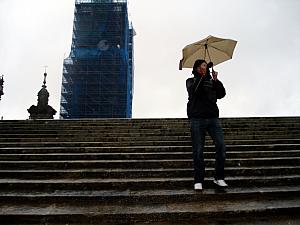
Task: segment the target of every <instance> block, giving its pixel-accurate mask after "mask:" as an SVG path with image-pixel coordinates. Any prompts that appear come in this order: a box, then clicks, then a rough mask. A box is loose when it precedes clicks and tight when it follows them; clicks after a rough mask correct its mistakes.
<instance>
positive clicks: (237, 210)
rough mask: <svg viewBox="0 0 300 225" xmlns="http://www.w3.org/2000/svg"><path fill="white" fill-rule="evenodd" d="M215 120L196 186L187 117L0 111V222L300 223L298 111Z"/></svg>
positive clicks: (106, 224) (104, 224) (108, 224)
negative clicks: (217, 140)
mask: <svg viewBox="0 0 300 225" xmlns="http://www.w3.org/2000/svg"><path fill="white" fill-rule="evenodd" d="M221 122H222V127H223V130H224V135H225V142H226V145H227V161H226V181H227V183H228V184H229V187H228V188H226V189H220V188H217V187H215V186H214V184H213V182H212V177H213V175H214V161H215V160H214V146H213V143H212V141H211V139H210V137H209V136H207V138H206V150H205V161H206V171H207V172H206V180H205V183H204V191H203V192H202V193H199V192H195V191H194V190H193V161H192V149H191V140H190V132H189V124H188V120H187V119H110V120H34V121H33V120H15V121H5V120H4V121H0V224H7V225H8V224H9V225H11V224H19V225H24V224H35V225H37V224H56V225H62V224H69V225H75V224H76V225H79V224H80V225H89V224H95V225H112V224H114V225H130V224H134V225H142V224H148V225H158V224H159V225H171V224H172V225H185V224H189V225H196V224H205V225H216V224H242V225H246V224H247V225H248V224H260V225H261V224H262V225H263V224H290V225H292V224H300V214H299V212H300V117H264V118H259V117H257V118H222V119H221Z"/></svg>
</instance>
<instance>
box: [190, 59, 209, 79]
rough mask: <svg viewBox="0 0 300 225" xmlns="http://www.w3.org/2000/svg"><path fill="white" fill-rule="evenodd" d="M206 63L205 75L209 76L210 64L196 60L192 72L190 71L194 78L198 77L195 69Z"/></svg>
mask: <svg viewBox="0 0 300 225" xmlns="http://www.w3.org/2000/svg"><path fill="white" fill-rule="evenodd" d="M204 62H205V63H206V64H207V70H206V75H209V68H210V67H212V62H210V63H207V62H206V61H205V60H203V59H197V60H196V61H195V63H194V66H193V71H192V74H194V76H197V75H199V74H198V72H197V67H198V66H200V65H201V64H202V63H204Z"/></svg>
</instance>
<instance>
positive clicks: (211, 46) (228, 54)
mask: <svg viewBox="0 0 300 225" xmlns="http://www.w3.org/2000/svg"><path fill="white" fill-rule="evenodd" d="M209 47H210V48H214V49H216V50H218V51H221V52H223V53H224V54H225V55H227V56H228V57H230V58H232V57H231V56H230V55H229V54H227V52H224V51H222V50H221V49H219V48H216V47H215V46H212V45H209Z"/></svg>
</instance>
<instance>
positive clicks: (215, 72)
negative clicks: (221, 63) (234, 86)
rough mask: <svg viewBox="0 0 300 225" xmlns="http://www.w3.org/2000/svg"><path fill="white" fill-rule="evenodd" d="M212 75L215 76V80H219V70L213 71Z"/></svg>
mask: <svg viewBox="0 0 300 225" xmlns="http://www.w3.org/2000/svg"><path fill="white" fill-rule="evenodd" d="M212 77H213V79H214V80H215V81H217V80H218V72H217V71H214V70H213V71H212Z"/></svg>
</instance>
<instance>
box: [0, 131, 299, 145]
mask: <svg viewBox="0 0 300 225" xmlns="http://www.w3.org/2000/svg"><path fill="white" fill-rule="evenodd" d="M207 138H208V139H210V137H207ZM285 138H287V139H291V138H295V139H299V138H300V135H299V134H298V132H297V133H294V134H293V133H289V134H268V135H260V134H257V135H243V134H240V135H226V134H225V141H227V140H266V139H285ZM190 140H191V137H190V135H188V136H144V137H118V136H114V137H102V136H101V135H100V134H98V135H97V136H90V135H88V136H83V135H82V136H77V137H70V136H67V137H65V136H57V137H44V138H20V137H16V138H0V143H1V142H2V143H5V142H8V143H9V142H55V141H56V142H63V141H69V142H78V141H82V142H130V141H131V142H132V141H190Z"/></svg>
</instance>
